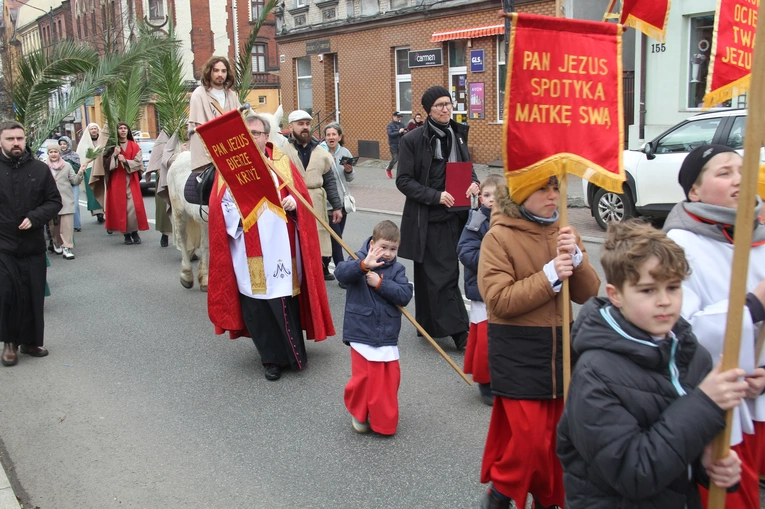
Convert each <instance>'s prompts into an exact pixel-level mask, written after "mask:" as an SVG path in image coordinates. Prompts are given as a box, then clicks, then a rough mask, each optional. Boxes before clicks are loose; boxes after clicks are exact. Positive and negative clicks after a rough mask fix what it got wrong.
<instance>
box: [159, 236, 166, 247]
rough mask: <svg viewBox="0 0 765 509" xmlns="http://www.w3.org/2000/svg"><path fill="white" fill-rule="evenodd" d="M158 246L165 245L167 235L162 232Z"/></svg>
mask: <svg viewBox="0 0 765 509" xmlns="http://www.w3.org/2000/svg"><path fill="white" fill-rule="evenodd" d="M159 247H167V235H165V234H164V233H163V234H162V237H160V239H159Z"/></svg>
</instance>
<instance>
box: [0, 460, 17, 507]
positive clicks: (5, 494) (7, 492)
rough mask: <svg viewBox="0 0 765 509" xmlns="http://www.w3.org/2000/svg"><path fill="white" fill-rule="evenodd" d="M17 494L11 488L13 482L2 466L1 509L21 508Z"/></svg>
mask: <svg viewBox="0 0 765 509" xmlns="http://www.w3.org/2000/svg"><path fill="white" fill-rule="evenodd" d="M20 507H21V506H20V505H19V501H18V500H16V494H15V493H14V492H13V488H11V482H10V481H9V480H8V476H7V475H5V469H4V468H2V467H0V509H20Z"/></svg>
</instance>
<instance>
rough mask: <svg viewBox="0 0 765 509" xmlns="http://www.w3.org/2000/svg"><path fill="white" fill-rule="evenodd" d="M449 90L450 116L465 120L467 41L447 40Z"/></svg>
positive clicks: (461, 120) (459, 120)
mask: <svg viewBox="0 0 765 509" xmlns="http://www.w3.org/2000/svg"><path fill="white" fill-rule="evenodd" d="M449 90H450V91H451V93H452V103H453V104H454V109H453V110H452V118H454V120H455V121H456V122H465V121H467V108H468V106H467V102H468V92H467V41H465V40H464V39H459V40H456V41H449Z"/></svg>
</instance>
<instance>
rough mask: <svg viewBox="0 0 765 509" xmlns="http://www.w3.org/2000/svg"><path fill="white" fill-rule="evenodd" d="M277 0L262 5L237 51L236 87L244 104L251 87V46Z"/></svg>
mask: <svg viewBox="0 0 765 509" xmlns="http://www.w3.org/2000/svg"><path fill="white" fill-rule="evenodd" d="M277 3H278V0H268V1H267V2H266V4H265V5H264V6H263V10H262V11H261V12H260V16H259V17H258V20H257V21H256V22H255V24H254V25H253V26H252V30H251V31H250V36H249V37H248V38H247V41H245V43H244V46H243V47H242V50H241V51H240V52H239V57H238V58H237V60H236V89H237V90H238V92H237V93H238V94H239V102H240V103H242V104H244V103H245V102H247V94H248V93H249V92H250V88H251V87H252V48H254V47H255V42H256V41H257V39H258V32H260V28H261V27H262V26H263V24H264V23H265V22H266V18H267V17H268V15H269V14H270V13H271V11H272V10H274V8H275V7H276V4H277Z"/></svg>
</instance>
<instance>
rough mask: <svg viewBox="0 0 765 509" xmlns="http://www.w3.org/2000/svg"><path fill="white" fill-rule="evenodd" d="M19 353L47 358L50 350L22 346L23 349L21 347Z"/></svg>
mask: <svg viewBox="0 0 765 509" xmlns="http://www.w3.org/2000/svg"><path fill="white" fill-rule="evenodd" d="M19 351H20V352H21V353H25V354H27V355H31V356H32V357H45V356H46V355H48V349H47V348H44V347H42V346H29V345H21V347H19Z"/></svg>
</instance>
